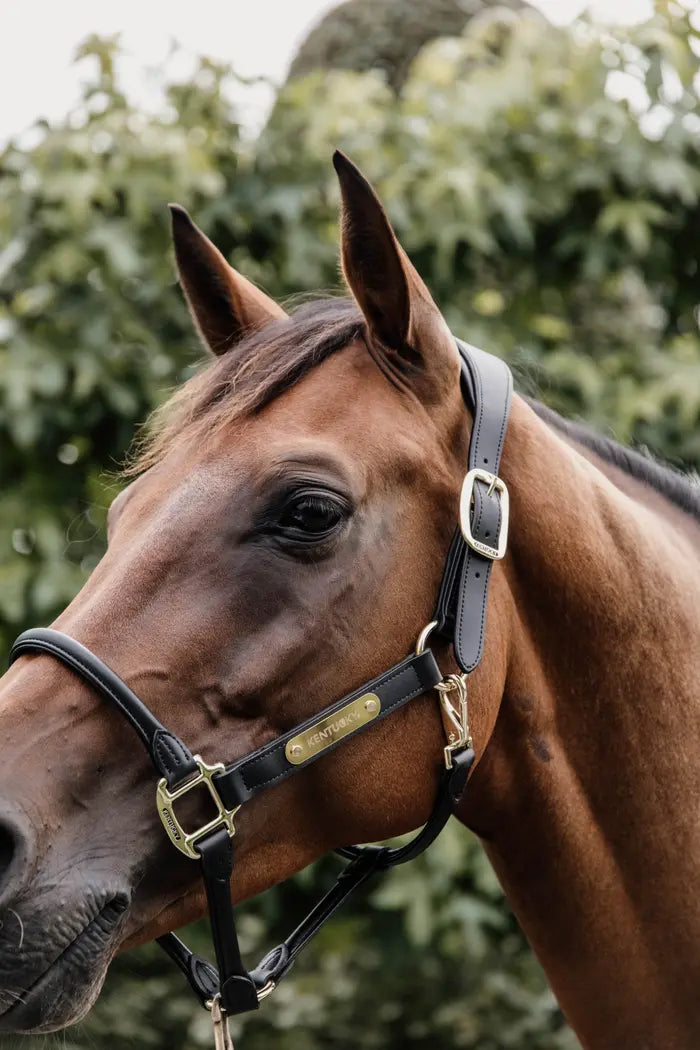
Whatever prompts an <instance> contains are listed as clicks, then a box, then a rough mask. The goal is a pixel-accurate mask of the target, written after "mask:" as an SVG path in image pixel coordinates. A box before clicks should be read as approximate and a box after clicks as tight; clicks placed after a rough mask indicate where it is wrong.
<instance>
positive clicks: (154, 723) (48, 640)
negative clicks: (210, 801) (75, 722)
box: [9, 627, 197, 788]
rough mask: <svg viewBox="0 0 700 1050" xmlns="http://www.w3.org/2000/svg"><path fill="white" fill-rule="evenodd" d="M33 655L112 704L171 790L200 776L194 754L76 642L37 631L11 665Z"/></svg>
mask: <svg viewBox="0 0 700 1050" xmlns="http://www.w3.org/2000/svg"><path fill="white" fill-rule="evenodd" d="M30 653H35V654H36V653H47V654H48V655H49V656H53V657H54V659H56V660H59V661H60V663H62V664H65V665H66V667H69V668H70V669H71V671H72V672H73V673H74V674H75V675H77V676H78V678H82V680H83V681H84V682H86V683H87V684H88V685H89V686H92V688H93V689H94V690H95V691H96V692H97V693H99V695H100V696H102V697H104V698H105V699H107V700H110V701H111V702H112V703H113V704H114V705H115V706H116V707H117V708H118V709H119V711H121V713H122V714H123V715H124V718H126V720H127V722H128V723H129V724H130V725H131V727H132V728H133V729H135V730H136V732H137V733H138V735H139V736H140V737H141V740H142V742H143V744H144V746H145V748H146V750H147V751H148V753H149V755H150V756H151V761H152V762H153V765H154V766H155V767H156V769H157V770H158V772H159V773H160V775H161V776H162V777H165V779H166V781H167V784H168V787H170V788H174V787H176V786H177V785H178V784H180V783H181V782H182V781H183V780H186V779H187V777H190V776H192V775H193V774H194V773H196V772H197V765H196V763H195V761H194V758H193V757H192V752H191V751H190V750H189V748H188V747H186V746H185V745H184V744H183V742H182V741H181V740H179V739H178V737H176V736H175V734H174V733H171V732H169V731H168V730H167V729H166V728H165V726H164V725H163V724H162V723H161V722H159V721H158V719H157V718H156V716H155V715H154V714H152V712H151V711H149V709H148V708H147V707H146V705H145V704H144V703H143V702H142V701H141V700H139V698H138V696H137V695H136V693H134V692H132V690H131V689H130V688H129V686H128V685H127V684H126V682H123V681H122V680H121V678H120V677H119V676H118V675H116V674H115V673H114V671H112V670H111V668H109V667H108V666H107V664H106V663H104V662H103V661H102V660H100V659H99V658H98V657H97V656H95V654H94V653H91V652H90V650H89V649H86V648H85V646H84V645H81V644H80V642H76V640H75V638H71V637H70V636H69V635H67V634H63V632H62V631H54V630H53V629H52V628H50V627H35V628H33V629H32V630H31V631H25V632H24V633H23V634H20V636H19V638H17V640H16V641H15V643H14V645H13V646H12V649H11V650H10V660H9V662H10V663H11V664H13V663H14V662H15V660H17V659H18V657H20V656H24V655H26V654H30Z"/></svg>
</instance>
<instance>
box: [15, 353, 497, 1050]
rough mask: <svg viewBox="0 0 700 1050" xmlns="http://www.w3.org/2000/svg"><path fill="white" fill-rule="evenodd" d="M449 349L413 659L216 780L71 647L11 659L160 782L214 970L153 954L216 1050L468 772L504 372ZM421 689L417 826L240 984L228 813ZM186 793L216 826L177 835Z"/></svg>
mask: <svg viewBox="0 0 700 1050" xmlns="http://www.w3.org/2000/svg"><path fill="white" fill-rule="evenodd" d="M457 348H458V350H459V354H460V359H461V389H462V395H463V397H464V400H465V402H466V404H467V405H468V406H469V407H470V408H471V410H472V413H473V417H474V423H473V428H472V435H471V442H470V447H469V471H468V473H467V475H466V477H465V479H464V484H463V486H462V494H461V497H460V525H459V528H458V529H457V530H456V532H455V535H454V537H453V539H452V543H451V546H450V550H449V553H448V556H447V561H446V564H445V569H444V572H443V577H442V583H441V585H440V592H439V595H438V601H437V608H436V611H435V615H434V617H433V620H432V621H431V622H430V623H429V624H428V625H427V627H426V628H424V630H423V631H422V633H421V635H420V637H419V639H418V643H417V645H416V650H415V652H414V653H413V654H412V655H411V656H408V657H406V659H405V660H402V661H401V662H400V663H398V664H395V665H394V666H393V667H391V668H389V670H388V671H385V672H384V673H383V674H381V675H379V676H378V677H377V678H374V679H373V680H372V681H370V682H366V683H365V684H364V685H362V686H360V688H359V689H355V690H354V691H353V692H352V693H349V694H348V695H347V696H344V697H343V698H342V699H340V700H337V701H336V702H335V703H332V704H331V705H330V706H329V707H327V708H325V709H324V710H323V711H321V712H320V713H319V714H318V715H316V716H314V717H313V718H310V719H308V720H307V721H305V722H303V723H301V724H300V725H297V726H295V728H294V729H291V730H290V731H289V732H287V733H285V734H284V735H283V736H281V737H278V738H277V739H276V740H273V741H272V742H271V743H270V744H267V745H265V746H264V747H261V748H258V750H257V751H253V752H252V753H251V754H249V755H246V756H245V757H243V758H240V759H238V760H237V761H235V762H233V763H232V764H230V765H228V766H226V765H224V764H223V763H217V764H215V765H207V763H206V762H204V761H203V759H202V758H200V756H199V755H193V754H192V753H191V752H190V750H189V748H188V747H187V746H186V745H185V744H184V743H183V742H182V741H181V740H180V739H179V738H178V737H177V736H175V734H174V733H171V732H170V731H169V730H168V729H166V728H165V726H163V725H162V724H161V723H160V722H159V721H158V719H157V718H156V717H155V715H153V714H152V712H151V711H150V710H149V709H148V707H147V706H146V705H145V704H144V703H143V701H142V700H140V699H139V697H138V696H137V695H136V694H135V693H134V692H132V690H131V689H130V688H129V686H128V685H127V684H126V683H125V682H123V681H122V679H121V678H119V677H118V676H117V675H116V674H115V673H114V672H113V671H111V670H110V669H109V667H107V665H106V664H104V663H103V662H102V660H100V659H99V657H97V656H95V655H94V654H93V653H92V652H90V650H89V649H86V648H85V647H84V646H83V645H81V644H80V643H79V642H77V641H75V640H74V639H73V638H70V637H68V635H65V634H62V633H61V632H60V631H54V630H50V629H44V628H36V629H33V630H30V631H25V632H24V634H21V635H20V636H19V638H18V639H17V641H16V642H15V644H14V646H13V647H12V651H11V653H10V662H11V663H12V662H14V661H15V660H17V659H18V657H20V656H23V655H24V654H26V653H46V654H49V655H51V656H53V657H55V658H56V659H57V660H59V661H60V662H61V663H63V664H65V666H66V667H68V668H70V670H71V671H73V672H74V673H75V674H76V675H77V676H78V677H79V678H81V679H82V680H83V681H84V682H86V683H87V684H88V685H89V686H91V687H92V688H93V689H94V690H95V691H96V692H97V693H99V694H100V695H101V696H102V697H104V698H105V699H106V700H109V701H111V702H112V703H113V704H114V705H115V706H116V708H117V709H118V710H119V711H120V712H121V713H122V714H123V715H124V717H125V718H126V720H127V721H128V722H129V724H130V725H131V726H132V728H133V729H134V730H135V731H136V733H137V734H138V735H139V737H140V738H141V741H142V743H143V745H144V747H145V748H146V750H147V752H148V754H149V756H150V759H151V761H152V763H153V765H154V766H155V768H156V770H157V772H158V773H159V774H160V781H159V783H158V787H157V791H156V804H157V808H158V814H159V816H160V819H161V821H162V823H163V827H164V829H165V831H166V833H167V835H168V836H169V838H170V840H171V842H172V843H173V845H174V846H175V847H176V848H177V849H179V850H180V851H181V852H182V853H184V854H185V855H186V856H187V857H190V858H192V859H193V860H199V862H200V865H201V872H202V878H203V880H204V886H205V889H206V895H207V902H208V905H209V916H210V921H211V929H212V939H213V942H214V950H215V953H216V963H217V966H216V968H215V967H214V966H212V965H211V963H209V962H207V961H206V960H205V959H203V958H201V957H200V956H197V955H194V954H193V953H192V952H190V950H189V949H188V948H187V947H186V945H185V944H183V942H182V941H181V940H180V939H179V938H178V937H176V936H175V934H174V933H167V934H165V935H164V936H163V937H159V938H158V943H159V944H160V945H161V947H162V948H163V949H164V950H165V951H166V952H167V954H168V955H169V956H170V958H171V959H173V960H174V962H175V963H176V964H177V965H178V966H179V967H180V969H181V970H182V972H183V973H184V975H185V977H186V978H187V980H188V981H189V984H190V986H191V988H192V989H193V990H194V992H195V994H196V995H197V996H198V998H199V999H200V1001H201V1002H202V1003H203V1004H204V1005H205V1006H206V1007H207V1008H209V1009H211V1010H212V1015H213V1018H214V1031H215V1035H216V1041H217V1046H221V1047H226V1046H230V1040H229V1037H228V1033H227V1029H226V1016H227V1015H230V1014H237V1013H244V1012H246V1011H248V1010H255V1009H257V1007H258V1006H259V1004H260V1002H261V1001H262V1000H263V999H265V998H266V997H267V996H268V995H269V994H270V992H272V991H273V990H274V989H275V987H276V986H277V984H278V983H279V981H280V980H281V979H282V977H284V975H285V974H286V973H287V972H288V970H289V969H290V967H291V966H292V963H293V962H294V960H295V959H296V957H297V955H298V954H299V952H300V951H301V950H302V948H304V947H305V945H306V944H308V942H309V941H310V940H311V939H312V937H314V935H315V934H316V933H318V931H319V930H320V929H321V927H322V926H323V925H324V923H325V922H327V920H328V919H329V918H330V917H331V915H333V914H334V912H335V911H336V909H337V908H339V907H340V905H341V904H342V903H343V902H344V901H345V900H346V899H347V898H348V897H349V896H350V894H351V893H353V892H354V891H355V890H356V889H357V888H358V887H359V886H361V885H362V883H364V882H365V881H366V880H367V879H368V878H369V877H370V876H371V875H373V874H374V873H375V872H379V871H386V870H388V869H389V868H392V867H394V866H395V865H397V864H403V863H405V862H406V861H408V860H412V859H413V858H414V857H417V856H418V855H419V854H420V853H422V852H423V850H425V849H426V848H427V847H428V846H429V845H430V843H431V842H433V840H434V839H435V838H436V837H437V835H438V834H439V833H440V832H441V831H442V829H443V828H444V826H445V824H446V823H447V821H448V819H449V817H450V815H451V813H452V812H453V809H454V806H455V804H456V803H457V802H458V801H459V799H460V798H461V796H462V793H463V791H464V788H465V786H466V783H467V778H468V776H469V771H470V769H471V767H472V764H473V762H474V751H473V748H472V740H471V736H470V734H469V724H468V718H467V676H468V674H469V673H470V672H471V671H473V670H474V668H475V667H476V666H477V665H478V663H479V661H480V660H481V656H482V652H483V642H484V630H485V623H486V605H487V600H488V587H489V577H490V574H491V566H492V564H493V562H494V561H495V560H497V559H499V558H502V557H503V555H504V554H505V548H506V542H507V532H508V491H507V489H506V486H505V484H504V483H503V481H501V479H500V478H499V477H498V469H499V464H500V459H501V451H502V447H503V440H504V437H505V431H506V426H507V422H508V412H509V408H510V399H511V393H512V378H511V374H510V371H509V369H508V367H507V366H506V365H505V364H504V363H503V362H502V361H499V360H498V359H497V358H495V357H492V356H490V355H489V354H486V353H484V352H483V351H482V350H478V349H477V348H476V347H473V346H469V345H468V344H466V343H462V342H461V341H459V340H457ZM433 633H434V635H435V636H436V637H441V638H443V639H446V640H449V641H451V642H452V644H453V648H454V653H455V657H456V659H457V663H458V664H459V667H460V668H461V671H462V674H459V675H457V674H450V675H447V676H446V677H443V675H442V673H441V672H440V670H439V668H438V666H437V663H436V660H435V657H434V656H433V653H432V651H431V650H430V649H429V648H427V642H428V637H429V636H430V635H431V634H433ZM432 688H434V689H437V691H438V693H439V697H440V704H441V709H442V715H443V720H444V722H445V727H446V732H447V745H446V747H445V750H444V758H445V763H444V769H443V772H442V774H441V778H440V783H439V787H438V793H437V798H436V801H435V804H434V807H433V811H432V813H431V815H430V818H429V819H428V822H427V824H426V825H425V827H424V828H423V829H422V830H421V831H420V832H419V833H418V834H417V835H416V836H415V837H414V838H413V839H412V840H411V841H410V842H408V843H407V844H406V845H404V846H401V847H397V848H390V847H388V846H376V845H375V846H350V847H348V848H346V849H341V850H338V853H340V854H341V855H342V856H343V857H345V858H346V859H348V860H349V861H350V863H349V864H348V865H347V866H346V867H345V869H344V870H343V871H342V872H341V874H340V876H339V877H338V880H337V882H336V884H335V885H334V886H333V888H332V889H331V890H330V892H329V893H327V894H326V896H325V897H323V898H322V900H320V901H319V902H318V904H316V906H315V907H314V908H313V909H312V911H311V912H310V913H309V914H308V915H307V916H306V918H305V919H304V920H303V921H302V922H301V923H300V925H299V926H298V927H297V928H296V930H294V932H293V933H292V934H291V935H290V936H289V937H288V938H287V940H286V941H284V942H283V943H282V944H280V945H278V946H277V947H276V948H274V949H273V950H272V951H271V952H269V953H268V954H267V955H266V956H265V957H264V959H263V960H262V961H261V962H260V963H259V965H258V966H257V967H256V968H255V969H254V970H251V971H248V970H247V969H246V967H245V966H244V964H243V961H242V959H241V954H240V950H239V946H238V937H237V933H236V925H235V919H234V912H233V908H232V906H231V879H232V876H233V860H234V856H233V841H232V840H233V836H234V832H235V828H234V816H235V814H236V812H237V811H238V809H240V807H241V806H242V805H243V804H244V803H246V802H248V801H249V800H250V799H251V798H253V797H254V796H255V795H257V794H259V793H260V792H261V791H264V790H265V789H266V788H268V787H271V786H272V785H273V784H278V783H280V782H281V781H282V780H285V779H286V778H287V777H290V776H292V775H293V774H295V773H297V772H299V771H300V770H302V769H305V768H306V766H308V765H309V764H310V763H311V762H314V761H315V760H316V759H317V758H319V757H321V756H322V755H325V754H327V753H328V752H330V751H332V750H333V749H334V748H336V747H337V746H338V745H339V744H340V743H342V741H343V740H347V739H349V738H350V737H351V736H354V735H355V734H356V733H358V732H360V731H361V730H363V729H365V728H367V727H368V726H371V725H373V724H374V723H375V722H377V721H379V720H380V719H382V718H385V717H386V716H387V715H390V714H391V713H392V712H394V711H398V710H399V708H401V707H403V705H404V704H406V703H408V701H409V700H412V699H413V698H414V697H417V696H420V695H421V694H423V693H425V692H427V691H428V690H429V689H432ZM196 788H199V789H201V788H204V789H205V790H206V791H207V792H208V794H209V796H210V798H211V801H212V803H213V806H214V809H215V811H216V815H215V816H214V817H213V819H211V820H210V821H209V822H208V823H206V824H204V825H203V826H201V827H199V828H197V829H196V830H195V831H190V832H187V831H186V830H185V829H184V828H183V826H182V825H181V823H180V820H179V819H178V817H177V814H176V809H175V806H176V803H177V802H178V800H179V799H181V798H182V797H183V796H184V795H186V794H188V793H189V792H190V791H192V790H193V789H196Z"/></svg>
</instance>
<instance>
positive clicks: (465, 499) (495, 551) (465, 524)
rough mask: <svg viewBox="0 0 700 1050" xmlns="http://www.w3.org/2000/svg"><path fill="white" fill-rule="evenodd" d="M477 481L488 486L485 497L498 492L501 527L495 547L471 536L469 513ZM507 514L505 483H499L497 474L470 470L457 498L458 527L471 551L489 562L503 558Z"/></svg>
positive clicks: (475, 469)
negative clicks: (489, 560) (488, 559)
mask: <svg viewBox="0 0 700 1050" xmlns="http://www.w3.org/2000/svg"><path fill="white" fill-rule="evenodd" d="M477 481H483V482H484V484H485V485H488V486H489V491H488V493H487V495H489V496H490V495H491V493H492V492H498V493H499V495H500V497H501V527H500V529H499V531H498V543H497V544H496V545H495V546H494V545H492V544H488V543H482V542H481V540H477V539H475V538H474V536H473V535H472V521H471V511H472V502H473V500H474V486H475V484H476V482H477ZM509 512H510V500H509V497H508V489H507V488H506V483H505V481H501V479H500V478H499V476H498V475H497V474H491V472H490V471H488V470H481V468H480V467H475V468H474V470H470V471H469V473H468V474H467V476H466V477H465V479H464V482H463V484H462V494H461V495H460V497H459V527H460V529H461V530H462V535H463V536H464V540H465V542H466V543H467V544H468V545H469V546H470V547H471V548H472V550H475V551H476V552H477V554H482V555H483V556H484V557H485V558H490V559H491V561H499V560H500V559H501V558H502V557H503V556H504V554H505V553H506V546H507V544H508V517H509Z"/></svg>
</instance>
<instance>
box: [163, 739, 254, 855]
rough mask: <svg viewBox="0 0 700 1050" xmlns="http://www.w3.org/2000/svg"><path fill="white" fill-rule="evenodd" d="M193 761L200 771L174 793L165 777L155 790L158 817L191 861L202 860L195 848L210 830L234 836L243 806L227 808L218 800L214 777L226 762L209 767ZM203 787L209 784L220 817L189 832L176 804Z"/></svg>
mask: <svg viewBox="0 0 700 1050" xmlns="http://www.w3.org/2000/svg"><path fill="white" fill-rule="evenodd" d="M194 760H195V762H196V763H197V768H198V769H199V772H198V773H195V774H194V776H192V777H190V779H189V780H186V781H185V782H184V783H183V784H180V785H179V786H178V787H176V788H173V789H172V790H171V789H170V788H169V787H168V784H167V781H166V780H165V777H163V778H162V779H161V780H159V782H158V787H157V789H156V805H157V806H158V815H159V817H160V819H161V822H162V824H163V827H164V828H165V830H166V832H167V833H168V838H169V839H170V841H171V842H172V844H173V846H175V847H176V848H177V849H179V850H180V852H181V853H184V854H185V856H186V857H190V858H191V859H192V860H199V854H198V853H197V851H196V849H195V848H194V847H195V843H196V842H197V841H198V840H199V839H201V838H202V837H203V836H204V835H208V834H209V832H210V831H216V829H217V828H226V831H227V832H228V833H229V835H230V836H231V837H233V836H234V834H235V832H236V829H235V827H234V825H233V818H234V817H235V815H236V813H237V812H238V810H239V809H240V808H241V807H240V806H236V808H235V809H226V807H225V806H224V804H223V802H222V801H221V798H220V797H219V792H218V791H217V790H216V785H215V784H214V782H213V780H212V777H213V776H214V774H215V773H223V772H224V765H223V763H222V762H217V763H215V765H213V766H208V765H207V763H206V762H205V761H204V760H203V759H202V758H201V757H200V756H199V755H195V756H194ZM200 784H205V785H206V788H207V790H208V792H209V795H210V797H211V800H212V802H213V803H214V805H215V806H216V809H217V816H215V817H213V818H212V820H210V821H209V823H208V824H203V825H202V827H201V828H197V829H196V830H195V831H189V832H187V831H185V829H184V828H183V826H182V824H181V823H180V821H179V820H178V818H177V815H176V813H175V807H174V803H175V802H177V800H178V799H179V798H182V796H183V795H186V794H187V793H188V791H192V789H193V788H196V787H199V785H200Z"/></svg>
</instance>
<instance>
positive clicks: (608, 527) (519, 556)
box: [464, 401, 700, 1050]
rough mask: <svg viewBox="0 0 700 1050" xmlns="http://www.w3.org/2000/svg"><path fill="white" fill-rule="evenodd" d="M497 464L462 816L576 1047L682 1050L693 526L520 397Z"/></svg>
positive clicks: (694, 1035)
mask: <svg viewBox="0 0 700 1050" xmlns="http://www.w3.org/2000/svg"><path fill="white" fill-rule="evenodd" d="M503 474H504V476H505V477H506V478H507V480H508V482H509V487H510V492H511V504H512V511H511V523H512V524H511V538H510V553H509V564H508V565H507V567H506V568H505V569H504V575H505V576H506V577H507V581H508V591H509V599H510V602H511V606H510V609H511V615H510V621H511V622H512V625H513V626H512V634H511V637H510V639H509V659H508V672H507V680H506V688H505V695H504V699H503V702H502V705H501V709H500V712H499V715H498V719H497V722H496V726H495V729H494V732H493V735H492V738H491V740H490V742H489V744H488V747H487V749H486V752H485V754H484V756H483V759H482V762H481V763H480V766H479V768H478V769H477V770H476V773H475V775H474V778H473V790H472V789H471V788H470V792H468V795H469V799H468V801H467V803H466V806H465V810H464V819H465V820H466V822H467V823H469V824H470V826H472V827H474V829H475V830H477V831H478V832H479V833H480V834H482V836H483V837H484V839H485V845H486V848H487V851H488V853H489V855H490V857H491V859H492V861H493V864H494V866H495V868H496V870H497V872H498V874H499V877H500V878H501V881H502V883H503V886H504V889H505V891H506V893H507V896H508V898H509V900H510V903H511V905H512V907H513V908H514V910H515V912H516V914H517V915H518V917H519V919H520V921H521V923H522V925H523V927H524V929H525V932H526V934H527V935H528V937H529V939H530V940H531V942H532V944H533V947H534V948H535V950H536V952H537V953H538V955H539V957H540V960H541V961H542V963H543V965H544V967H545V969H546V971H547V974H548V977H549V979H550V981H551V983H552V985H553V988H554V990H555V992H556V994H557V996H558V998H559V1000H560V1002H561V1004H562V1006H563V1008H564V1010H565V1012H566V1013H567V1015H568V1017H569V1019H570V1021H571V1023H572V1025H573V1026H574V1028H575V1029H576V1031H577V1032H578V1034H579V1036H580V1038H581V1039H582V1041H583V1043H584V1045H585V1046H586V1047H590V1048H595V1050H628V1048H629V1050H632V1048H634V1050H643V1048H644V1047H648V1048H649V1050H652V1048H653V1050H660V1048H662V1047H663V1048H664V1050H676V1048H679V1050H694V1048H696V1047H697V1046H700V820H699V819H698V816H699V814H698V799H699V797H700V695H699V694H698V682H697V676H698V669H699V668H700V602H699V601H698V594H700V530H699V529H697V527H696V526H695V524H694V523H693V522H692V520H691V519H690V518H687V520H685V519H684V520H683V521H682V522H681V523H680V525H681V526H682V527H678V526H679V519H678V514H677V513H676V512H675V511H673V510H671V508H669V511H668V515H663V516H662V515H660V514H659V513H658V511H657V510H655V509H650V508H649V507H648V506H645V505H643V504H642V503H639V502H636V501H632V500H630V498H629V495H624V494H623V493H621V492H620V490H619V489H618V488H617V487H616V486H614V485H613V484H612V483H611V482H610V481H609V480H608V479H607V478H606V477H605V476H604V475H603V474H602V473H601V472H600V471H599V470H597V469H596V468H595V467H594V466H593V465H592V464H590V463H589V462H588V461H587V460H586V459H585V458H584V457H583V456H582V455H580V454H579V453H577V452H576V451H574V450H572V449H571V448H570V447H569V446H567V445H566V444H565V443H564V442H563V441H562V440H560V438H559V437H557V436H556V435H555V434H554V433H553V432H552V431H551V430H550V429H549V428H548V427H547V426H546V425H545V424H543V423H542V422H540V421H539V420H537V419H536V418H535V417H534V415H533V414H532V413H531V411H530V410H529V409H528V408H527V407H526V406H525V405H524V404H523V403H522V402H521V401H516V403H515V405H514V409H513V417H512V423H511V427H510V431H509V440H508V449H507V458H506V461H505V463H504V469H503ZM634 484H639V483H637V482H635V483H634ZM642 491H643V490H642V489H641V486H640V493H641V492H642ZM651 502H652V503H653V502H654V501H653V500H652V501H651ZM678 513H680V512H678ZM499 597H500V596H499ZM487 658H488V653H487ZM476 685H477V683H476V682H475V687H476ZM477 728H478V727H477ZM477 743H478V741H477Z"/></svg>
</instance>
